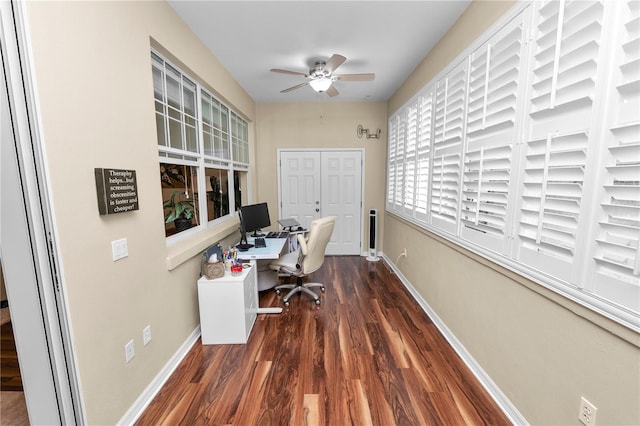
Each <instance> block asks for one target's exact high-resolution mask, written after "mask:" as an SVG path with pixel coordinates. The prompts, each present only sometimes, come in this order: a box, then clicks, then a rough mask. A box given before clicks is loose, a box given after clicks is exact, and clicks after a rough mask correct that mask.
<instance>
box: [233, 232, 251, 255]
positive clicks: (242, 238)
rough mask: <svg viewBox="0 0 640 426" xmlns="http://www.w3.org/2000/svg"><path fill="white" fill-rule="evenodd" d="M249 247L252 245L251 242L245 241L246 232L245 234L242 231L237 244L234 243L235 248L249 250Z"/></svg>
mask: <svg viewBox="0 0 640 426" xmlns="http://www.w3.org/2000/svg"><path fill="white" fill-rule="evenodd" d="M251 247H253V244H249V243H248V242H247V234H245V233H244V232H242V235H241V236H240V242H239V243H238V244H236V248H237V249H238V250H240V251H247V250H249V249H250V248H251Z"/></svg>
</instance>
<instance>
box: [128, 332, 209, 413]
mask: <svg viewBox="0 0 640 426" xmlns="http://www.w3.org/2000/svg"><path fill="white" fill-rule="evenodd" d="M199 337H200V325H198V327H197V328H196V329H195V330H194V331H193V333H191V335H189V337H188V338H187V340H185V342H184V343H183V344H182V346H180V348H178V351H177V352H176V353H175V354H174V355H173V356H172V357H171V359H170V360H169V362H167V364H166V365H165V366H164V368H163V369H162V370H160V372H159V373H158V375H157V376H156V377H155V378H154V379H153V380H152V381H151V383H149V386H147V388H146V389H145V390H144V391H143V392H142V394H140V396H139V397H138V399H136V401H135V402H134V403H133V405H132V406H131V407H130V408H129V409H128V410H127V412H126V413H125V414H124V416H122V418H121V419H120V421H119V422H118V423H117V425H118V426H120V425H122V426H125V425H133V424H134V423H135V422H136V420H138V417H140V416H141V415H142V413H143V412H144V410H145V409H146V408H147V407H148V406H149V404H150V403H151V401H152V400H153V398H154V397H155V396H156V394H157V393H158V392H160V389H162V386H164V384H165V383H166V382H167V380H169V377H171V374H173V372H174V371H175V369H176V368H178V365H180V362H182V360H183V359H184V357H185V356H186V355H187V354H188V353H189V351H190V350H191V348H192V347H193V345H194V344H195V343H196V342H197V341H198V338H199Z"/></svg>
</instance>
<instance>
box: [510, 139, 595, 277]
mask: <svg viewBox="0 0 640 426" xmlns="http://www.w3.org/2000/svg"><path fill="white" fill-rule="evenodd" d="M587 144H588V134H587V133H586V132H578V133H572V134H567V135H551V134H549V135H547V137H545V138H541V139H536V140H532V141H529V142H527V144H526V146H525V160H524V164H523V165H524V181H523V183H522V185H523V191H522V193H521V197H522V204H521V207H520V219H519V221H520V223H519V234H518V238H519V241H520V246H519V247H518V254H517V258H518V259H519V260H520V261H521V262H523V263H525V264H527V265H530V266H533V267H535V268H536V269H539V270H541V271H544V272H547V273H550V274H551V275H552V276H554V277H558V278H561V279H563V280H566V281H569V280H570V278H571V272H572V268H571V265H572V264H573V258H574V254H575V250H576V239H577V234H578V227H579V218H580V213H581V208H582V205H581V198H582V192H583V184H584V179H585V166H586V151H587Z"/></svg>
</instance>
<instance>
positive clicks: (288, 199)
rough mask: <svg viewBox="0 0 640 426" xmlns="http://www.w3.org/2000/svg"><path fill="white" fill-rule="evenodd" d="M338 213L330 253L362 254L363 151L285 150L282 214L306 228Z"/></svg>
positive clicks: (281, 165)
mask: <svg viewBox="0 0 640 426" xmlns="http://www.w3.org/2000/svg"><path fill="white" fill-rule="evenodd" d="M330 215H334V216H336V226H335V229H334V231H333V235H332V237H331V241H330V242H329V245H328V246H327V252H326V253H327V254H330V255H341V254H343V255H346V254H358V255H359V254H361V250H362V248H361V247H362V152H361V151H347V150H339V151H329V150H326V151H281V152H280V217H281V218H289V217H291V218H295V219H296V220H298V222H300V224H302V226H304V227H305V228H306V227H308V226H309V224H310V223H311V221H312V220H314V219H317V218H320V217H323V216H330Z"/></svg>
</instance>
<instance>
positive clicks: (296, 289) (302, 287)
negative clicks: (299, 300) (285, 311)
mask: <svg viewBox="0 0 640 426" xmlns="http://www.w3.org/2000/svg"><path fill="white" fill-rule="evenodd" d="M313 287H320V290H321V291H323V292H324V291H325V288H324V284H322V283H305V284H303V283H302V278H300V277H298V278H297V280H296V283H295V284H281V285H278V286H276V294H277V295H280V293H281V290H282V289H290V291H289V292H288V293H287V294H286V296H284V299H282V303H284V306H289V299H290V298H291V296H293V295H294V294H296V293H300V292H303V293H307V294H308V295H309V296H311V297H313V300H314V301H315V302H316V305H319V304H320V296H318V295H317V294H315V293H314V292H313V291H311V290H310V288H313Z"/></svg>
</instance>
